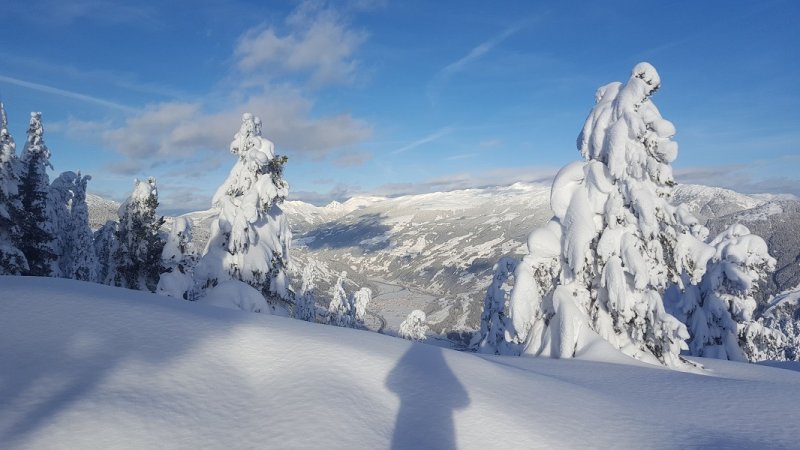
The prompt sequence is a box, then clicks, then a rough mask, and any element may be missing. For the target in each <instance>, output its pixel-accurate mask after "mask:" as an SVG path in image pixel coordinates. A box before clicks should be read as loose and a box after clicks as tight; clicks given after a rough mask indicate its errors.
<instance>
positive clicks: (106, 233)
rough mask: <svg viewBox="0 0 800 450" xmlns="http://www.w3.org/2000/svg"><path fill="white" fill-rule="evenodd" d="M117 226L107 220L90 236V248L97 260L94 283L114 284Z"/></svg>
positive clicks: (115, 223)
mask: <svg viewBox="0 0 800 450" xmlns="http://www.w3.org/2000/svg"><path fill="white" fill-rule="evenodd" d="M118 226H119V224H118V223H117V222H115V221H113V220H109V221H107V222H106V223H105V224H103V226H102V227H100V228H99V229H97V231H95V232H94V235H93V236H92V247H93V248H94V255H95V258H96V259H97V273H96V278H95V281H96V282H98V283H102V284H114V276H115V275H116V273H117V271H116V265H115V261H114V253H116V251H117V229H118Z"/></svg>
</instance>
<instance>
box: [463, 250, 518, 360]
mask: <svg viewBox="0 0 800 450" xmlns="http://www.w3.org/2000/svg"><path fill="white" fill-rule="evenodd" d="M516 268H517V261H516V260H515V259H514V258H511V257H507V256H506V257H503V258H501V259H500V261H498V262H497V264H495V266H494V276H493V277H492V284H491V285H490V286H489V289H488V290H487V291H486V296H485V297H484V299H483V313H482V314H481V329H480V331H479V332H478V334H477V335H476V338H477V340H476V341H475V342H473V344H471V347H472V348H474V349H476V350H478V351H479V352H481V353H494V354H500V355H503V354H512V353H514V351H515V350H516V349H515V348H514V344H513V342H512V336H513V333H514V331H513V328H512V327H513V325H512V324H511V321H510V320H509V318H508V316H507V315H506V311H507V308H506V303H507V302H508V291H506V284H508V279H509V278H510V277H512V276H513V274H514V270H515V269H516Z"/></svg>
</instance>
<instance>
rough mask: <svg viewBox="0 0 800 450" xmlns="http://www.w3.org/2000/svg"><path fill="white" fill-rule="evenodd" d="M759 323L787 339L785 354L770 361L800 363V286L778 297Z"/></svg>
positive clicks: (773, 300)
mask: <svg viewBox="0 0 800 450" xmlns="http://www.w3.org/2000/svg"><path fill="white" fill-rule="evenodd" d="M759 323H760V324H763V325H764V326H765V327H766V328H767V329H770V330H774V331H778V332H780V333H781V334H782V335H783V336H784V337H785V341H784V346H783V354H780V355H776V356H775V357H772V358H768V359H777V360H786V361H800V286H798V287H795V288H794V289H791V290H789V291H786V292H782V293H780V294H778V295H776V296H775V298H773V299H772V300H771V301H770V305H769V306H768V307H767V309H766V310H765V311H764V312H763V314H762V315H761V317H760V318H759Z"/></svg>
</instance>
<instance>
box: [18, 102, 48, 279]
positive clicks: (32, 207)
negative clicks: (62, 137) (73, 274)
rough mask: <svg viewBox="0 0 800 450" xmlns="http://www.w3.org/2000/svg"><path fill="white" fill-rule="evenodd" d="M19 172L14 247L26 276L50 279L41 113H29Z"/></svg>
mask: <svg viewBox="0 0 800 450" xmlns="http://www.w3.org/2000/svg"><path fill="white" fill-rule="evenodd" d="M21 160H22V163H23V171H22V175H21V176H20V184H19V194H20V200H21V203H22V209H21V214H20V217H19V218H18V219H17V223H18V224H19V228H20V230H19V234H18V235H17V236H18V238H17V241H16V246H17V248H19V249H20V250H22V252H23V253H24V254H25V258H26V259H27V261H28V271H27V272H26V273H25V274H26V275H32V276H45V277H49V276H54V275H56V274H57V273H58V266H57V263H56V256H57V255H56V253H55V250H54V248H53V247H54V240H55V234H54V229H53V224H52V222H51V218H50V217H49V216H48V208H47V194H48V191H49V188H50V178H49V177H48V175H47V168H48V167H50V168H51V169H52V165H51V164H50V150H49V149H48V148H47V145H45V142H44V128H43V127H42V113H38V112H33V113H31V121H30V125H29V126H28V138H27V141H26V142H25V148H24V150H23V152H22V158H21Z"/></svg>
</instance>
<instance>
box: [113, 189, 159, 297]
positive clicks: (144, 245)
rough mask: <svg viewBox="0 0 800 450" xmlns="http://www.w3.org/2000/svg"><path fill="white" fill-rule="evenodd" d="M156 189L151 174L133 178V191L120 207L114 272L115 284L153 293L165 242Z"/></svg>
mask: <svg viewBox="0 0 800 450" xmlns="http://www.w3.org/2000/svg"><path fill="white" fill-rule="evenodd" d="M157 207H158V189H157V187H156V180H155V178H153V177H150V178H148V179H147V181H140V180H135V181H134V185H133V192H131V195H130V197H128V199H127V200H125V202H124V203H123V204H122V205H121V206H120V208H119V219H120V220H119V226H118V228H117V233H116V248H115V251H114V256H113V258H114V268H115V273H114V274H113V280H114V285H116V286H122V287H126V288H128V289H139V290H148V291H150V292H155V290H156V287H157V286H158V279H159V275H160V274H161V253H162V251H163V249H164V241H163V240H162V239H161V236H160V235H159V228H161V225H163V224H164V218H163V217H158V216H156V208H157Z"/></svg>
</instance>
